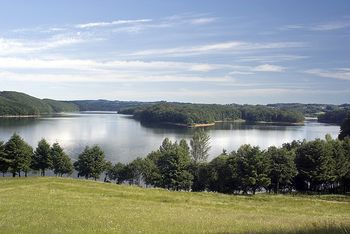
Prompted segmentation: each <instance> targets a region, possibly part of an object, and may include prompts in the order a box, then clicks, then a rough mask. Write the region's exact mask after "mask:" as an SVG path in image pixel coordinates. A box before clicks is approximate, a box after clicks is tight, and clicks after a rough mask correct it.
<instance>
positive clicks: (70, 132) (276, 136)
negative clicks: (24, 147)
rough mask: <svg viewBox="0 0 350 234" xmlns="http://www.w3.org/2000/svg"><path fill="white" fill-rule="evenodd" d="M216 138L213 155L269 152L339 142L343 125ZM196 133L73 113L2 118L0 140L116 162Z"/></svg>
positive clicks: (263, 128)
mask: <svg viewBox="0 0 350 234" xmlns="http://www.w3.org/2000/svg"><path fill="white" fill-rule="evenodd" d="M207 130H208V131H209V134H210V137H211V146H212V148H211V151H210V156H211V157H215V156H217V155H218V154H220V153H221V152H222V150H223V149H226V150H228V151H232V150H236V149H237V148H238V147H239V146H240V145H242V144H248V143H249V144H252V145H259V146H260V147H262V148H264V149H265V148H267V147H268V146H271V145H281V144H282V143H285V142H290V141H292V140H302V139H304V138H305V139H307V140H311V139H315V138H323V137H324V135H325V134H327V133H329V134H331V135H332V136H333V137H337V135H338V133H339V126H335V125H328V124H321V123H317V122H315V121H307V122H305V124H304V125H301V126H293V125H289V126H288V125H283V126H280V125H272V124H249V123H247V124H244V123H218V124H216V125H215V126H213V127H210V128H207ZM193 131H194V129H188V128H184V127H176V126H165V125H154V124H153V125H152V124H141V123H140V122H139V121H136V120H134V119H132V118H131V117H130V116H127V115H118V114H115V113H111V112H109V113H105V112H103V113H101V112H89V113H74V114H60V115H54V116H45V117H41V118H24V119H0V140H2V141H7V140H8V139H9V138H10V137H11V135H12V134H13V133H14V132H17V133H19V134H20V135H21V136H22V137H23V138H24V139H25V140H26V141H27V142H28V143H29V144H31V145H32V146H34V147H35V146H36V145H37V142H38V141H39V140H40V139H41V138H42V137H44V138H46V139H47V140H48V141H49V142H50V143H54V142H56V141H57V142H59V143H60V144H61V145H62V146H63V147H64V148H65V149H66V151H67V152H68V153H69V154H70V155H71V157H72V158H73V159H75V158H76V157H77V155H78V154H79V153H80V152H81V151H82V150H83V148H84V147H85V146H86V145H93V144H98V145H100V146H101V147H102V148H103V150H104V151H105V153H106V157H107V159H108V160H111V161H112V162H119V161H121V162H129V161H131V160H133V159H135V158H136V157H143V156H145V155H146V154H147V153H149V152H151V151H152V150H155V149H157V148H158V147H159V145H160V144H161V142H162V140H163V139H164V138H165V137H169V138H170V139H172V140H179V139H181V138H185V139H187V140H189V139H190V138H191V136H192V134H193Z"/></svg>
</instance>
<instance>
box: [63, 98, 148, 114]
mask: <svg viewBox="0 0 350 234" xmlns="http://www.w3.org/2000/svg"><path fill="white" fill-rule="evenodd" d="M67 103H71V104H74V105H76V106H78V108H79V110H80V111H120V110H123V109H126V108H132V107H138V106H141V105H145V104H148V103H146V102H132V101H109V100H102V99H99V100H76V101H67Z"/></svg>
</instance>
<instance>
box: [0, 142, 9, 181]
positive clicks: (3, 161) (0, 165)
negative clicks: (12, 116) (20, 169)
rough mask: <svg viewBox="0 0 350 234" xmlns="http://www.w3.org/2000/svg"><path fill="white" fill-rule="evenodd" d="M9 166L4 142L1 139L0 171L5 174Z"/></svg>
mask: <svg viewBox="0 0 350 234" xmlns="http://www.w3.org/2000/svg"><path fill="white" fill-rule="evenodd" d="M9 166H10V165H9V159H8V158H7V157H6V153H5V145H4V142H2V141H0V172H1V173H2V175H3V176H5V173H6V172H7V171H8V168H9Z"/></svg>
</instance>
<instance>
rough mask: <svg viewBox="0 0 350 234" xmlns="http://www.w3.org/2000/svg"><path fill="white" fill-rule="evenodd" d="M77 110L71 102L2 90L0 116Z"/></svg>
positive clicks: (0, 93)
mask: <svg viewBox="0 0 350 234" xmlns="http://www.w3.org/2000/svg"><path fill="white" fill-rule="evenodd" d="M77 110H78V107H77V106H75V105H74V104H71V103H66V102H60V101H55V100H50V99H39V98H36V97H32V96H30V95H27V94H25V93H20V92H14V91H3V92H0V116H9V115H16V116H19V115H40V114H50V113H54V112H71V111H77Z"/></svg>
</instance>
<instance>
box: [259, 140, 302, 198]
mask: <svg viewBox="0 0 350 234" xmlns="http://www.w3.org/2000/svg"><path fill="white" fill-rule="evenodd" d="M266 157H267V158H268V159H269V164H270V170H269V171H270V173H269V177H270V179H271V185H272V187H273V190H274V192H275V193H278V192H279V190H280V188H282V189H283V188H285V187H287V186H290V185H292V183H293V178H294V176H296V174H297V169H296V166H295V163H294V159H295V154H294V152H293V151H289V150H287V149H286V148H276V147H274V146H272V147H269V148H268V150H267V151H266Z"/></svg>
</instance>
